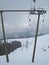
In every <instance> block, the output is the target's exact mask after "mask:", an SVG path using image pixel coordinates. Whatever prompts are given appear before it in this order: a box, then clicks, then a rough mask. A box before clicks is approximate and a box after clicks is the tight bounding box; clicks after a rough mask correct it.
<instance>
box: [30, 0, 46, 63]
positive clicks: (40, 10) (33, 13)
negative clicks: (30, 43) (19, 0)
mask: <svg viewBox="0 0 49 65" xmlns="http://www.w3.org/2000/svg"><path fill="white" fill-rule="evenodd" d="M33 2H34V9H31V11H30V14H31V15H38V20H37V27H36V35H35V43H34V49H33V56H32V62H34V58H35V51H36V44H37V36H38V28H39V20H40V15H43V14H45V13H46V10H44V9H43V8H40V9H36V8H35V2H36V0H33ZM32 10H33V11H32Z"/></svg>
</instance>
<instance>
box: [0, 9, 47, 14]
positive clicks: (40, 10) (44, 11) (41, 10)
mask: <svg viewBox="0 0 49 65" xmlns="http://www.w3.org/2000/svg"><path fill="white" fill-rule="evenodd" d="M1 12H30V14H38V13H40V14H43V13H46V10H43V9H39V10H37V9H32V10H0V13H1Z"/></svg>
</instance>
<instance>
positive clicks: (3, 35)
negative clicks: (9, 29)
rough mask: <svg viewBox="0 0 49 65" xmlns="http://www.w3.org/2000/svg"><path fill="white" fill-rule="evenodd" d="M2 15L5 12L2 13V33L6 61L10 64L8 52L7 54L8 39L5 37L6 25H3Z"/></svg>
mask: <svg viewBox="0 0 49 65" xmlns="http://www.w3.org/2000/svg"><path fill="white" fill-rule="evenodd" d="M2 13H3V12H1V23H2V31H3V39H4V47H5V54H6V60H7V62H9V58H8V52H7V46H6V37H5V30H4V23H3V14H2Z"/></svg>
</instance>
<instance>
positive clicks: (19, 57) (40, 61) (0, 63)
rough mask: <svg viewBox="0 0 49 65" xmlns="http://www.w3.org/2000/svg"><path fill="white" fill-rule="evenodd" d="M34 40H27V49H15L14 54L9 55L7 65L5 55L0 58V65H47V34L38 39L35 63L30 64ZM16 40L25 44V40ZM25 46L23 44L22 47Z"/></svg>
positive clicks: (48, 53) (48, 60)
mask: <svg viewBox="0 0 49 65" xmlns="http://www.w3.org/2000/svg"><path fill="white" fill-rule="evenodd" d="M34 39H35V38H34V37H33V38H29V42H30V44H29V45H28V48H27V49H26V48H25V47H24V48H23V47H21V48H19V49H16V50H15V51H14V52H11V53H10V54H9V63H6V56H5V55H4V56H0V65H49V48H48V46H49V34H46V35H43V36H39V37H38V39H37V46H36V55H35V61H34V63H32V54H33V46H34ZM17 40H19V41H21V42H22V43H23V42H26V39H17ZM8 41H9V40H8ZM31 41H32V42H31ZM25 44H26V43H24V45H25ZM22 46H23V44H22ZM44 50H45V51H44Z"/></svg>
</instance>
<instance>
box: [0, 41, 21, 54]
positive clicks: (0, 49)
mask: <svg viewBox="0 0 49 65" xmlns="http://www.w3.org/2000/svg"><path fill="white" fill-rule="evenodd" d="M6 46H7V52H8V54H9V53H10V52H12V51H14V50H15V49H17V48H19V47H21V42H19V41H12V42H11V43H8V42H7V43H6ZM0 55H5V45H4V43H0Z"/></svg>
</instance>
